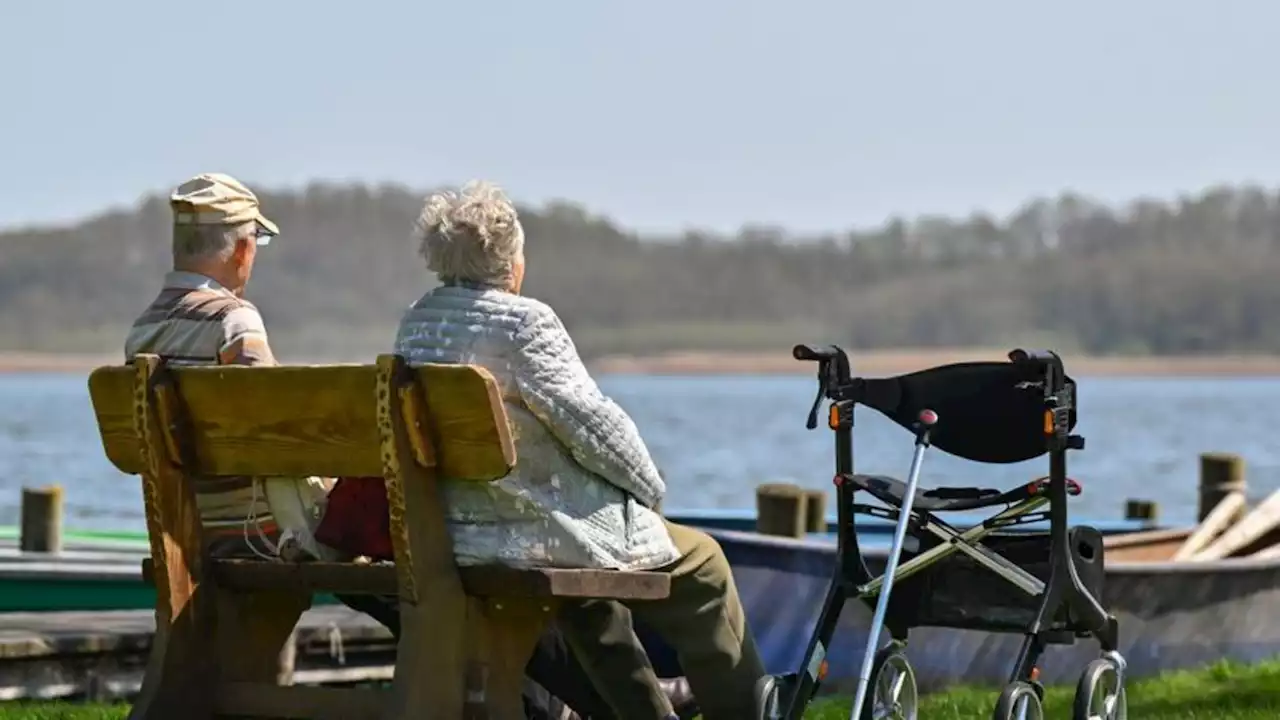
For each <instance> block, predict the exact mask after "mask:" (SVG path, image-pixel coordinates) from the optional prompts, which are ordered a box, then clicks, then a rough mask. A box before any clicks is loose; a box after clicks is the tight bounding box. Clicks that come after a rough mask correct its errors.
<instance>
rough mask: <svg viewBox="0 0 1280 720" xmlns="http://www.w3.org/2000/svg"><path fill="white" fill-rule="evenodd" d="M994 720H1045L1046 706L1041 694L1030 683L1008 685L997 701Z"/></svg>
mask: <svg viewBox="0 0 1280 720" xmlns="http://www.w3.org/2000/svg"><path fill="white" fill-rule="evenodd" d="M991 717H992V720H1044V706H1043V705H1042V704H1041V703H1040V694H1039V693H1037V692H1036V689H1035V688H1034V687H1032V686H1031V685H1030V684H1028V683H1024V682H1016V683H1011V684H1009V685H1006V686H1005V688H1004V691H1003V692H1001V693H1000V699H999V700H997V701H996V711H995V714H994V715H992V716H991Z"/></svg>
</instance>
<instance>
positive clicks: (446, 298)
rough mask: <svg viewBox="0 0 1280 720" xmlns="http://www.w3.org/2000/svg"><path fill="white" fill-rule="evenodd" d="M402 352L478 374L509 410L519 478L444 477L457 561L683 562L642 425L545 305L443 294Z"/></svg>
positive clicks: (408, 317) (417, 316) (422, 309)
mask: <svg viewBox="0 0 1280 720" xmlns="http://www.w3.org/2000/svg"><path fill="white" fill-rule="evenodd" d="M395 351H396V352H397V353H399V354H400V355H403V356H404V357H405V358H406V359H407V360H408V361H409V363H410V364H414V365H416V364H421V363H467V364H474V365H480V366H483V367H485V368H487V369H488V370H489V372H491V373H492V374H493V376H494V378H495V379H496V380H497V383H498V386H499V388H500V389H501V392H502V397H503V400H504V402H505V404H506V409H507V415H508V417H509V418H510V422H511V430H512V434H513V436H514V437H515V441H516V453H517V459H516V467H515V470H513V471H512V472H511V473H510V474H509V475H508V476H507V477H505V478H503V479H502V480H500V481H498V482H496V483H476V482H466V481H449V480H448V479H447V478H446V479H445V493H446V497H447V500H448V506H449V512H450V518H449V527H450V531H451V535H452V537H453V543H454V549H455V552H456V554H457V559H458V562H459V564H464V565H471V564H480V563H491V562H497V563H502V564H505V565H513V566H517V567H519V566H525V567H530V566H540V567H546V566H550V567H575V568H607V569H628V570H635V569H642V568H653V567H658V566H661V565H665V564H667V563H670V562H673V561H674V560H675V559H676V556H677V555H676V549H675V547H674V545H673V544H672V542H671V538H670V536H669V535H668V534H667V531H666V528H665V526H664V524H663V521H662V518H661V517H660V516H659V515H658V513H657V512H655V511H654V510H653V508H654V507H655V506H656V505H657V503H658V502H659V501H660V500H661V499H662V496H663V493H664V492H665V490H666V488H665V486H664V484H663V480H662V478H661V477H660V476H659V475H658V470H657V468H656V467H655V466H654V464H653V460H652V459H651V458H650V456H649V451H648V449H647V448H646V447H645V444H644V441H643V440H641V438H640V433H639V432H638V431H637V429H636V426H635V423H634V422H632V420H631V418H630V417H629V416H628V415H627V414H626V412H624V411H623V410H622V408H620V407H618V405H616V404H615V403H614V402H613V401H612V400H611V399H609V398H608V397H606V396H605V395H604V394H603V393H602V392H601V391H600V389H599V387H598V386H597V385H596V383H595V381H594V380H593V379H592V378H591V376H590V375H589V374H588V373H587V369H586V367H585V366H584V365H583V364H582V361H581V359H580V358H579V357H578V353H577V350H576V349H575V347H574V344H573V340H572V339H570V337H569V334H568V332H567V331H566V330H565V327H564V325H563V324H562V323H561V322H560V318H559V317H557V316H556V314H555V311H553V310H552V309H551V308H550V307H549V306H547V305H546V304H544V303H541V302H539V301H537V300H534V299H532V298H528V297H524V296H520V295H513V294H510V293H507V292H503V291H501V290H496V289H491V288H484V287H470V286H460V285H445V286H442V287H438V288H436V289H434V290H432V291H431V292H428V293H427V294H426V295H425V296H423V297H422V299H420V300H419V301H418V302H416V303H414V305H413V306H412V307H411V308H410V309H409V310H408V311H407V312H406V313H405V315H404V318H403V319H402V321H401V323H400V330H399V333H398V336H397V338H396V346H395Z"/></svg>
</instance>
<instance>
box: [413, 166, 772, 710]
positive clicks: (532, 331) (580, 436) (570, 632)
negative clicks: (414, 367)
mask: <svg viewBox="0 0 1280 720" xmlns="http://www.w3.org/2000/svg"><path fill="white" fill-rule="evenodd" d="M417 237H418V239H419V240H420V242H421V252H422V255H423V256H424V257H425V258H426V263H427V268H428V269H429V270H431V271H433V272H435V273H436V275H437V276H438V277H439V278H440V280H441V282H442V283H443V284H442V285H441V286H439V287H437V288H435V289H433V290H431V291H430V292H428V293H427V294H426V295H424V296H423V297H422V298H421V299H420V300H418V301H417V302H416V303H414V304H413V306H412V307H411V308H410V309H409V310H408V311H407V312H406V313H405V315H404V318H403V319H402V321H401V324H400V330H399V333H398V336H397V339H396V352H398V353H400V354H402V355H403V356H405V357H406V358H408V360H409V362H410V363H413V364H419V363H469V364H477V365H481V366H483V367H485V368H487V369H488V370H489V371H490V372H491V373H492V374H493V376H494V377H495V378H496V379H497V382H498V384H499V387H500V388H501V392H502V394H503V398H504V400H505V403H506V408H507V413H508V415H509V417H510V419H511V422H512V425H513V434H514V436H515V437H516V438H517V441H516V442H517V465H516V468H515V470H514V471H512V473H511V474H510V475H508V476H507V477H506V478H503V479H502V480H500V481H498V482H497V483H493V484H484V485H477V484H474V483H458V484H452V485H448V486H447V488H446V495H447V499H448V504H449V508H450V512H451V518H450V530H451V534H452V536H453V542H454V548H455V552H456V553H457V558H458V562H459V563H460V564H473V563H492V562H498V563H504V564H508V565H512V566H524V567H573V568H601V569H621V570H654V571H660V572H666V573H669V574H670V575H671V594H670V597H669V598H668V599H666V600H662V601H644V602H633V603H629V607H630V610H631V612H632V613H634V614H635V615H636V616H638V617H639V618H641V620H643V621H644V622H645V623H647V624H648V625H649V626H650V627H652V628H653V629H654V630H655V631H657V633H658V634H659V635H660V636H662V638H663V639H664V640H665V641H666V642H667V644H669V645H670V646H671V647H672V648H673V649H674V650H675V651H676V654H677V656H678V657H679V659H680V664H681V666H682V668H683V669H684V672H685V675H686V677H687V678H688V681H689V685H690V686H691V688H692V690H693V694H694V696H695V697H696V698H697V701H698V705H699V707H700V708H701V711H702V716H703V717H704V718H706V719H707V720H743V718H749V717H753V716H755V714H756V709H755V707H754V700H753V696H754V688H755V685H756V682H757V680H759V679H760V678H761V677H762V676H764V674H765V672H764V668H763V665H762V663H761V661H760V657H759V654H758V652H757V650H756V646H755V641H754V639H753V638H752V635H751V632H750V629H749V628H748V627H747V623H746V617H745V615H744V613H743V609H742V603H741V601H740V600H739V598H738V593H737V589H736V587H735V586H734V582H733V576H732V574H731V573H730V569H729V564H728V562H727V561H726V560H725V557H724V553H723V551H722V550H721V549H720V547H719V545H718V544H717V543H716V542H715V540H713V539H712V538H711V537H710V536H708V535H706V534H705V533H702V532H700V531H698V530H694V529H691V528H687V527H682V526H679V525H676V524H674V523H669V522H667V521H665V520H664V519H663V518H662V516H661V515H659V514H658V512H657V511H656V510H655V508H656V506H657V505H658V503H659V502H661V500H662V496H663V494H664V492H665V490H666V488H665V486H664V484H663V480H662V478H661V477H660V476H659V474H658V470H657V468H656V467H655V466H654V463H653V460H652V459H651V458H650V456H649V451H648V449H647V448H646V447H645V444H644V441H643V440H642V439H641V438H640V434H639V432H638V431H637V429H636V426H635V423H633V422H632V420H631V418H630V417H628V415H627V413H626V412H624V411H623V410H622V409H621V408H620V407H619V406H618V405H616V404H615V403H614V402H613V401H612V400H610V399H609V398H608V397H606V396H605V395H604V394H603V393H602V392H601V391H600V388H599V387H597V385H596V383H595V381H594V380H593V379H592V377H591V375H590V374H588V373H587V369H586V367H584V365H583V363H582V360H581V359H580V358H579V357H578V353H577V351H576V349H575V348H574V344H573V340H572V339H571V338H570V337H569V334H568V333H567V332H566V331H565V327H564V325H563V324H562V323H561V322H560V318H559V317H557V316H556V313H555V311H554V310H552V309H551V308H550V307H549V306H547V305H546V304H544V303H542V302H539V301H537V300H535V299H533V298H530V297H525V296H522V295H520V287H521V284H522V282H523V280H524V272H525V255H524V243H525V236H524V231H523V229H522V228H521V226H520V221H519V219H518V217H517V213H516V209H515V207H514V206H513V205H512V203H511V202H510V201H509V200H508V199H507V198H506V196H505V195H504V194H503V193H502V191H501V190H499V189H498V188H497V187H495V186H493V185H491V184H488V183H478V182H476V183H470V184H468V185H467V186H465V187H464V188H463V189H462V191H461V193H440V194H436V195H432V196H431V197H430V198H428V199H427V201H426V205H425V206H424V207H423V209H422V214H421V217H420V218H419V220H418V225H417ZM601 606H603V607H604V608H606V610H607V608H609V607H614V606H616V604H615V603H595V606H594V607H592V606H591V605H588V606H584V607H583V608H582V609H580V610H577V611H575V612H571V613H568V614H566V616H565V617H564V618H562V620H561V626H562V629H563V631H564V633H565V636H566V637H567V638H568V640H569V642H570V644H571V645H572V646H573V648H574V650H575V652H576V653H577V654H578V655H579V656H580V659H581V660H582V662H583V665H584V666H585V667H586V668H587V670H588V672H589V673H591V674H592V676H593V679H594V680H595V681H596V685H597V687H598V688H599V689H600V692H601V694H603V695H604V696H605V697H606V698H607V699H608V700H609V702H610V704H611V705H612V706H613V707H614V708H615V710H616V711H617V712H618V714H619V715H620V716H622V717H636V718H637V720H640V719H641V718H645V717H653V716H652V715H651V714H650V715H644V714H637V710H635V709H633V708H636V707H641V706H643V703H644V701H645V699H646V698H645V697H637V696H636V695H643V694H644V693H643V692H642V691H641V690H639V689H638V683H637V682H636V679H637V678H639V677H644V676H645V675H646V673H647V675H648V677H652V670H651V669H650V668H648V667H647V661H644V660H643V658H644V654H643V650H642V649H641V648H640V647H639V641H638V640H636V639H635V634H634V631H633V630H632V629H631V628H630V627H629V625H630V622H629V620H630V618H629V617H628V616H627V615H625V614H618V613H612V614H610V613H608V612H607V611H606V610H601V609H600V608H601ZM602 617H604V618H606V619H608V621H609V623H611V624H609V625H607V626H606V625H605V624H604V623H605V621H604V620H601V618H602ZM618 622H625V623H626V624H627V627H625V628H620V627H618V626H617V623H618ZM601 636H604V637H607V638H609V639H610V640H611V641H612V643H605V644H603V645H602V644H601V643H600V640H601V639H602V637H601ZM619 637H625V638H627V639H628V641H629V642H632V643H633V644H634V647H635V652H634V653H632V654H628V653H626V652H622V651H620V650H619V649H618V648H617V645H618V638H619ZM610 645H612V646H613V647H610ZM652 692H653V691H649V694H650V695H651V694H652ZM628 693H635V695H632V696H628V695H627V694H628Z"/></svg>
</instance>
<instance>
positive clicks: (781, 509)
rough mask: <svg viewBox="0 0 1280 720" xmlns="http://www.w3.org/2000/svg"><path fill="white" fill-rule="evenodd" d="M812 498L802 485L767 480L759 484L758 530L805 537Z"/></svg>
mask: <svg viewBox="0 0 1280 720" xmlns="http://www.w3.org/2000/svg"><path fill="white" fill-rule="evenodd" d="M808 505H809V499H808V497H807V495H806V493H805V491H804V489H803V488H801V487H800V486H799V485H795V484H792V483H766V484H764V485H761V486H759V487H757V488H756V532H758V533H760V534H762V535H778V536H781V537H792V538H801V537H804V533H805V529H806V528H807V522H806V515H807V514H808Z"/></svg>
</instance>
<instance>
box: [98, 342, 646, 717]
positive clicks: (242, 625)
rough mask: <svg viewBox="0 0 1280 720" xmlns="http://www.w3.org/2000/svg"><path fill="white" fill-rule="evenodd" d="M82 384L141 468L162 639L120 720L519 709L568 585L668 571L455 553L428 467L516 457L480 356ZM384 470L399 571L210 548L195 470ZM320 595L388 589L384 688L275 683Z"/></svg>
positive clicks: (483, 467)
mask: <svg viewBox="0 0 1280 720" xmlns="http://www.w3.org/2000/svg"><path fill="white" fill-rule="evenodd" d="M89 390H90V394H91V395H92V398H93V406H94V411H95V413H96V414H97V419H98V427H99V430H100V432H101V435H102V442H103V447H104V449H105V451H106V455H107V457H108V459H110V461H111V462H112V463H113V464H114V465H115V466H116V467H117V468H119V469H120V470H121V471H123V472H125V473H128V474H137V475H141V476H142V486H143V495H144V499H145V503H146V518H147V533H148V535H149V537H150V543H151V563H150V564H151V567H150V568H149V571H150V572H149V574H150V575H151V578H152V579H153V581H154V583H155V586H156V634H155V640H154V645H153V647H152V649H151V658H150V661H149V663H148V665H147V671H146V676H145V680H144V682H143V686H142V690H141V693H140V695H139V698H138V700H137V702H136V703H135V705H134V707H133V711H132V713H131V714H130V717H131V718H150V719H163V720H170V719H171V718H177V717H182V718H191V719H192V720H196V719H198V718H215V717H225V716H235V717H272V718H333V719H335V720H339V719H340V720H360V719H362V718H397V719H404V720H409V719H413V720H418V719H420V718H428V717H430V718H441V720H447V719H448V718H490V719H492V720H517V719H522V718H523V717H524V715H523V710H522V705H521V699H520V694H521V690H522V683H523V676H524V667H525V663H526V662H527V661H528V658H529V655H530V653H531V651H532V648H533V645H534V643H535V642H536V640H537V638H538V637H539V636H540V635H541V634H542V632H543V631H544V629H545V628H546V625H547V623H548V621H549V620H550V619H551V618H552V617H553V616H554V614H555V613H556V611H557V609H558V601H559V600H560V599H561V598H618V599H642V600H643V599H660V598H663V597H666V595H667V593H668V592H669V589H670V580H669V578H668V577H667V576H666V575H664V574H661V573H649V572H641V573H627V572H610V571H597V570H555V569H547V570H515V569H511V568H506V567H497V566H493V567H488V566H486V567H465V568H458V567H457V566H456V565H455V564H454V559H453V549H452V545H451V542H450V539H449V535H448V533H447V531H446V528H445V525H444V509H443V506H442V502H441V498H440V495H439V493H438V484H437V478H438V477H445V478H450V479H453V480H459V481H464V480H465V481H474V482H490V481H493V480H496V479H498V478H501V477H503V476H505V475H506V474H507V473H508V472H509V471H510V469H511V468H512V467H513V466H514V464H515V462H516V457H515V448H514V444H513V442H512V438H511V434H510V431H509V429H508V425H507V419H506V414H505V412H504V410H503V406H502V402H501V399H500V397H499V394H498V388H497V385H496V384H495V382H494V380H493V378H492V377H491V376H490V375H489V374H488V373H487V372H486V371H485V370H484V369H483V368H478V367H471V366H457V365H453V366H449V365H429V366H424V367H419V368H410V367H408V366H407V365H406V363H405V362H404V360H403V359H402V358H400V357H397V356H393V355H386V356H381V357H379V358H378V361H377V364H376V365H334V366H308V367H274V368H246V367H177V366H174V367H167V366H165V364H164V363H163V362H162V361H161V360H160V359H159V358H158V357H156V356H154V355H139V356H138V357H137V358H135V360H134V362H133V363H132V364H131V365H125V366H115V367H103V368H98V369H97V370H95V371H94V372H93V373H92V374H91V375H90V377H89ZM242 475H251V476H286V477H289V476H309V475H317V476H321V477H338V476H349V477H362V476H363V477H371V476H381V477H382V478H383V479H384V481H385V483H386V489H387V499H388V502H389V505H390V524H391V536H392V544H393V546H394V550H395V564H394V566H390V565H367V564H365V565H361V564H356V563H341V562H310V563H300V564H292V563H283V562H266V561H262V560H256V559H220V558H214V557H211V556H210V555H209V553H208V551H207V549H206V544H205V542H204V539H203V537H202V532H203V530H202V526H201V522H200V519H199V515H198V513H197V510H196V500H195V495H194V491H193V482H192V480H193V479H194V478H210V477H234V476H242ZM319 592H338V593H352V594H360V593H368V594H395V595H398V596H399V599H400V613H401V627H402V631H401V637H400V640H399V644H398V647H397V661H396V672H395V680H394V682H393V683H392V685H391V687H390V689H385V690H384V689H372V688H355V689H334V688H305V687H284V686H281V684H280V683H279V682H278V679H277V662H278V658H279V655H280V652H281V649H282V647H283V646H284V644H285V642H286V641H287V640H288V639H289V636H290V634H291V632H292V631H293V628H294V626H295V625H296V623H297V621H298V617H299V616H300V615H301V613H302V612H303V611H304V610H306V609H307V608H308V607H309V606H310V604H311V599H312V595H313V594H315V593H319Z"/></svg>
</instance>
